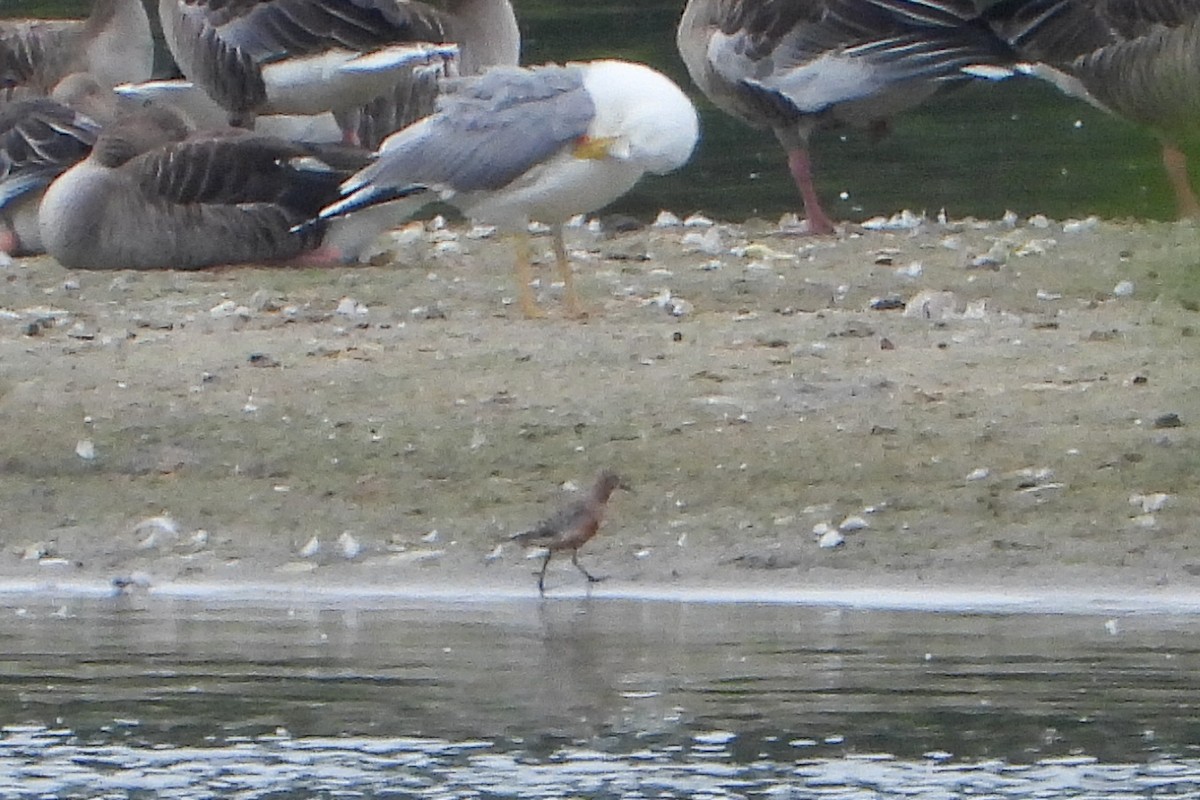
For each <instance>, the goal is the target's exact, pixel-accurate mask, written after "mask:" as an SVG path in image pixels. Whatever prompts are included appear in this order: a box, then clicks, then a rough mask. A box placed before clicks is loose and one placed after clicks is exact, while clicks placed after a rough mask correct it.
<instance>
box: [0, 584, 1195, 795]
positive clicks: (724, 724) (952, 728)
mask: <svg viewBox="0 0 1200 800" xmlns="http://www.w3.org/2000/svg"><path fill="white" fill-rule="evenodd" d="M24 599H28V598H20V599H17V598H12V597H10V598H8V599H6V600H5V601H4V606H3V607H0V652H3V653H4V655H3V657H2V659H3V669H0V723H2V724H3V727H2V728H0V798H34V797H113V798H118V797H119V798H125V797H138V798H141V797H145V798H149V797H171V798H176V797H178V798H184V797H189V798H190V797H239V798H293V797H295V798H300V797H305V798H308V797H436V798H475V797H537V798H541V797H562V796H566V795H573V796H587V797H612V798H617V797H667V798H675V797H678V798H684V797H707V798H726V797H805V798H809V797H811V798H908V797H921V798H941V797H945V798H950V797H967V796H970V797H996V798H1017V797H1020V798H1034V797H1055V798H1059V797H1069V798H1165V797H1169V798H1174V797H1196V796H1197V795H1198V794H1200V752H1198V751H1197V747H1198V746H1200V713H1198V709H1197V705H1198V703H1200V699H1198V698H1200V694H1198V692H1197V690H1198V689H1200V683H1198V682H1200V644H1197V641H1198V640H1197V638H1196V633H1197V619H1196V618H1194V617H1169V616H1124V617H1121V618H1118V619H1115V620H1107V619H1105V618H1104V617H1101V616H1066V615H1059V616H1038V615H1018V616H1004V615H954V614H941V615H934V614H919V613H899V612H869V611H856V610H823V609H813V608H798V607H792V606H747V605H741V606H739V605H695V604H691V605H689V604H669V603H645V602H641V603H639V602H630V601H614V600H596V599H593V600H590V601H589V600H582V599H581V600H561V601H557V602H547V603H536V602H527V601H507V602H494V603H483V602H480V603H471V604H459V605H455V604H427V605H412V606H398V607H388V608H379V607H376V608H369V607H361V608H355V607H349V606H347V607H338V608H325V609H322V608H315V607H302V608H288V607H286V606H282V605H280V606H268V607H266V608H262V607H257V608H254V607H248V606H238V605H220V604H214V603H213V602H211V601H210V602H208V603H203V602H198V601H184V600H177V599H170V598H161V597H153V596H152V597H134V598H114V599H79V598H69V599H66V600H63V601H61V602H57V601H56V602H45V603H41V602H39V603H35V604H25V603H23V600H24Z"/></svg>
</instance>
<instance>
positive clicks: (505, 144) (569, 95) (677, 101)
mask: <svg viewBox="0 0 1200 800" xmlns="http://www.w3.org/2000/svg"><path fill="white" fill-rule="evenodd" d="M698 137H699V122H698V119H697V116H696V110H695V108H694V107H693V105H692V103H691V101H690V100H689V99H688V98H687V96H686V95H685V94H684V93H683V91H682V90H681V89H680V88H679V87H678V86H677V85H675V83H673V82H672V81H671V80H670V79H669V78H667V77H666V76H664V75H662V74H661V73H659V72H657V71H655V70H653V69H651V68H650V67H647V66H645V65H642V64H637V63H633V62H628V61H616V60H601V61H591V62H581V63H570V64H566V65H563V66H559V65H546V66H541V67H532V68H519V67H496V68H493V69H491V70H488V71H487V72H485V73H483V74H482V75H479V76H476V77H473V78H462V79H459V81H458V82H457V84H452V85H448V86H446V87H445V91H444V92H443V94H442V95H441V96H440V97H439V100H438V106H437V111H436V112H435V113H434V114H433V115H432V116H429V117H427V118H425V119H423V120H421V121H419V122H417V123H415V124H413V125H411V126H409V127H407V128H405V129H403V130H401V131H398V132H396V133H394V134H392V135H391V136H389V137H388V138H387V139H385V140H384V142H383V144H382V146H381V147H380V149H379V154H378V157H377V159H376V160H375V162H374V163H373V164H371V165H370V166H368V167H367V168H365V169H363V170H361V171H360V172H358V173H357V174H356V175H354V176H353V177H351V178H350V179H349V180H347V181H346V182H345V183H344V184H343V185H342V198H341V199H340V200H338V201H337V202H336V203H332V204H330V205H329V206H327V207H326V208H324V209H322V211H321V213H320V215H319V218H318V220H329V219H335V218H338V217H342V216H347V215H349V216H351V217H352V216H354V215H355V214H358V213H362V212H363V210H365V209H371V208H372V207H376V206H380V205H385V206H386V207H387V208H388V209H389V210H390V215H389V220H388V221H389V223H391V224H394V223H397V222H399V221H402V220H404V219H407V218H408V217H409V216H411V215H412V214H413V213H415V212H416V211H417V210H419V209H420V208H421V207H423V206H424V205H427V204H428V203H430V202H432V201H434V200H442V201H445V202H447V203H450V204H452V205H454V206H456V207H457V208H458V209H459V210H460V211H461V212H462V213H463V214H464V215H465V216H467V217H470V218H471V219H474V220H476V221H478V222H483V223H490V224H494V225H497V226H500V227H503V228H506V229H507V230H509V231H512V232H514V233H515V234H516V237H517V254H516V274H517V282H518V287H517V288H518V293H519V301H520V307H521V310H522V312H523V313H524V314H525V316H527V317H537V316H542V315H543V314H542V312H541V310H540V309H539V308H538V306H537V302H536V300H535V298H534V295H533V290H532V288H531V286H530V281H531V277H532V276H531V265H530V252H529V250H530V244H529V234H528V227H529V223H530V222H531V221H532V220H538V221H541V222H543V223H548V224H550V225H551V226H552V228H553V232H554V252H555V260H556V263H557V267H558V272H559V275H560V277H561V279H562V282H563V284H564V292H565V298H564V302H565V305H566V310H567V313H568V314H570V315H573V316H582V315H584V314H585V313H586V312H585V310H584V308H583V305H582V303H581V302H580V299H579V297H578V295H577V294H576V291H575V287H574V281H573V278H572V275H571V268H570V264H569V263H568V259H567V252H566V247H565V245H564V243H563V238H562V224H563V223H564V222H565V221H566V220H568V219H570V218H571V217H573V216H575V215H577V214H583V213H587V212H590V211H595V210H596V209H598V208H601V207H603V206H605V205H607V204H608V203H610V202H612V201H613V200H615V199H617V198H618V197H620V196H621V195H623V194H625V193H626V192H627V191H629V190H630V189H631V188H632V187H633V186H634V184H636V183H637V182H638V180H640V179H641V178H642V176H643V175H645V174H647V173H653V174H662V173H666V172H670V171H672V170H675V169H678V168H679V167H681V166H683V165H684V164H685V163H686V162H687V161H688V159H689V158H690V157H691V154H692V151H693V149H694V148H695V146H696V141H697V139H698Z"/></svg>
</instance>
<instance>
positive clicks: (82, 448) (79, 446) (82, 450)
mask: <svg viewBox="0 0 1200 800" xmlns="http://www.w3.org/2000/svg"><path fill="white" fill-rule="evenodd" d="M75 455H77V456H79V457H80V458H82V459H83V460H84V461H93V460H95V458H96V445H95V444H93V443H92V440H91V439H80V440H79V441H78V442H76V443H75Z"/></svg>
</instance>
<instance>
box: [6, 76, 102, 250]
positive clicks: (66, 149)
mask: <svg viewBox="0 0 1200 800" xmlns="http://www.w3.org/2000/svg"><path fill="white" fill-rule="evenodd" d="M99 133H100V125H99V123H97V122H95V121H94V120H92V119H91V118H89V117H87V116H85V115H83V114H81V113H79V112H78V111H76V110H74V109H72V108H71V107H69V106H67V105H64V104H63V103H60V102H58V101H56V100H52V99H50V98H48V97H39V98H33V99H29V100H19V101H16V102H12V103H6V104H5V105H4V106H2V107H0V252H4V253H8V254H9V255H14V256H23V255H33V254H36V253H40V252H43V247H42V238H41V234H40V232H39V230H38V217H37V210H38V204H39V203H40V202H41V197H42V194H43V192H44V191H45V189H46V187H47V186H49V185H50V183H51V182H52V181H53V180H54V179H55V178H56V177H58V176H59V175H61V174H62V173H63V172H65V171H66V170H67V169H69V168H70V167H72V166H74V165H75V164H77V163H79V162H80V161H82V160H83V159H84V158H87V154H88V153H89V152H90V151H91V149H92V145H93V144H94V143H95V141H96V136H97V135H98V134H99Z"/></svg>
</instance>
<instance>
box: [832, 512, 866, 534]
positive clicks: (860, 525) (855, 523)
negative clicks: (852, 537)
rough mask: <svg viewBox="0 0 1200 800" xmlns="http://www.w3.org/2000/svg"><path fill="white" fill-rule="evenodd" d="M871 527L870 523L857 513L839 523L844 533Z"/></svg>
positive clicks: (840, 529) (839, 527) (839, 528)
mask: <svg viewBox="0 0 1200 800" xmlns="http://www.w3.org/2000/svg"><path fill="white" fill-rule="evenodd" d="M869 527H871V525H870V523H868V522H867V521H866V520H865V519H863V518H862V517H860V516H857V515H854V516H849V517H846V518H845V519H844V520H842V521H841V522H839V523H838V530H839V531H841V532H842V533H852V532H853V531H861V530H865V529H867V528H869Z"/></svg>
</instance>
